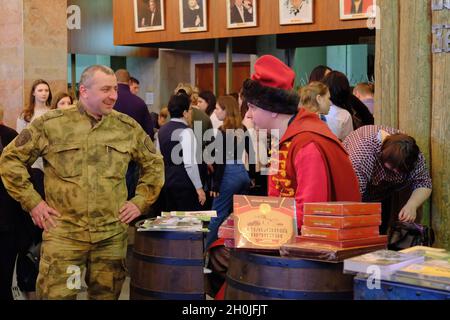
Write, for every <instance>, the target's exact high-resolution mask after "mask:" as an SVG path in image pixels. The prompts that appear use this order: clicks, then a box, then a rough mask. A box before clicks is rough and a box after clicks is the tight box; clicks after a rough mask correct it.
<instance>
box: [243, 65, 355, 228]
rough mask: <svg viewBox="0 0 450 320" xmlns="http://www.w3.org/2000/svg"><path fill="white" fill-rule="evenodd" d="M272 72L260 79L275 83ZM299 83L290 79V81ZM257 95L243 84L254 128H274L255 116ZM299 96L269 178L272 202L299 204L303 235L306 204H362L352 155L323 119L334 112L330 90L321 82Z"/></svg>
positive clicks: (265, 118)
mask: <svg viewBox="0 0 450 320" xmlns="http://www.w3.org/2000/svg"><path fill="white" fill-rule="evenodd" d="M264 66H265V68H271V69H272V68H275V66H271V65H270V64H268V65H267V66H266V63H264ZM271 69H269V70H268V71H260V72H264V74H265V75H264V76H263V77H261V76H260V77H259V78H260V79H261V78H262V79H264V78H265V77H267V78H269V79H272V78H271V76H270V70H271ZM263 70H264V69H263ZM266 73H267V74H266ZM294 77H295V76H294V75H291V76H290V78H291V79H294ZM285 78H286V79H289V77H285ZM269 79H268V80H266V81H267V82H269V83H282V82H281V81H285V80H284V79H281V78H279V79H273V80H271V81H270V80H269ZM275 80H276V82H275ZM256 94H257V91H253V90H251V84H250V83H244V96H245V97H246V98H247V99H248V101H249V106H250V110H252V118H253V120H254V122H255V126H259V127H264V128H266V126H265V125H264V124H269V123H270V122H267V121H268V120H269V121H270V119H272V117H271V115H270V114H267V113H265V115H264V116H263V115H262V114H260V115H257V114H255V111H256V108H257V107H256V106H254V104H253V103H252V101H254V100H255V99H258V98H257V95H256ZM300 96H301V100H300V109H299V112H298V114H297V115H296V117H295V118H294V120H292V121H291V122H290V124H289V126H288V127H287V128H286V131H285V133H284V134H283V136H282V138H281V141H280V143H279V152H278V161H274V162H273V165H274V167H272V170H274V174H273V175H271V176H270V178H269V195H270V196H278V197H279V196H282V197H294V198H295V202H296V208H297V210H296V212H297V225H298V228H299V229H300V228H301V226H302V224H303V204H304V203H305V202H322V201H360V200H361V197H360V194H359V189H358V181H357V178H356V175H355V173H354V171H353V168H352V165H351V163H350V160H349V158H348V154H347V152H346V151H345V149H344V148H343V146H342V145H341V143H340V142H339V140H338V139H337V138H336V136H335V135H334V134H333V133H332V132H331V131H330V129H329V128H328V126H327V125H326V123H325V122H323V121H322V120H321V119H320V117H319V114H325V115H326V114H327V113H328V112H329V110H330V105H331V102H330V100H329V99H330V93H329V90H328V88H327V87H326V86H325V85H324V84H322V83H320V82H312V83H310V84H308V85H307V86H305V87H304V88H302V90H301V93H300ZM261 105H262V104H261ZM279 108H280V109H277V110H276V111H278V110H279V111H282V110H283V109H281V108H282V106H280V107H279ZM272 112H273V111H272ZM276 156H277V153H276V152H272V157H276ZM283 162H284V163H285V166H279V167H278V165H277V164H278V163H283ZM271 164H272V162H271ZM299 231H300V230H299Z"/></svg>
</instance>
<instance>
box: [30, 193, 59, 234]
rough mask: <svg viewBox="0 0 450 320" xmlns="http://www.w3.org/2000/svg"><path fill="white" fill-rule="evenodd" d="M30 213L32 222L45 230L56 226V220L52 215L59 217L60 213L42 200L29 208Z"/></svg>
mask: <svg viewBox="0 0 450 320" xmlns="http://www.w3.org/2000/svg"><path fill="white" fill-rule="evenodd" d="M30 214H31V219H33V222H34V224H35V225H37V226H38V227H39V228H41V229H44V230H45V231H48V230H49V229H50V227H56V222H55V220H54V219H53V217H52V216H56V217H58V218H59V217H61V214H60V213H59V212H58V211H56V210H55V209H53V208H51V207H50V206H49V205H48V204H47V202H45V201H44V200H42V201H41V202H39V204H38V205H37V206H36V207H34V208H33V209H32V210H31V212H30Z"/></svg>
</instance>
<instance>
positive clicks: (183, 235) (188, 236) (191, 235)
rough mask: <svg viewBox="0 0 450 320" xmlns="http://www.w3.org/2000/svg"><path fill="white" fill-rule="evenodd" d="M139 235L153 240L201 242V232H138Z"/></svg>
mask: <svg viewBox="0 0 450 320" xmlns="http://www.w3.org/2000/svg"><path fill="white" fill-rule="evenodd" d="M138 232H139V234H140V235H143V236H145V237H149V238H155V239H166V240H203V233H202V232H182V231H138Z"/></svg>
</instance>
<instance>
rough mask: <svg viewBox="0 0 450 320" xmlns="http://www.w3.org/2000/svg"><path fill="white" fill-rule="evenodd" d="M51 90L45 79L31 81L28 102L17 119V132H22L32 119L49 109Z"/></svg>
mask: <svg viewBox="0 0 450 320" xmlns="http://www.w3.org/2000/svg"><path fill="white" fill-rule="evenodd" d="M51 101H52V91H51V90H50V85H49V84H48V82H47V81H45V80H42V79H38V80H36V81H34V82H33V85H32V87H31V91H30V94H29V98H28V104H27V105H26V106H25V108H24V109H23V111H22V113H21V114H20V116H19V118H18V119H17V123H16V129H17V132H18V133H20V132H22V130H23V129H25V128H26V127H27V126H28V125H29V124H30V123H31V122H32V121H33V120H34V119H36V118H38V117H40V116H41V115H43V114H44V113H46V112H47V111H49V110H50V103H51Z"/></svg>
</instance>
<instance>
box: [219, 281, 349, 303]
mask: <svg viewBox="0 0 450 320" xmlns="http://www.w3.org/2000/svg"><path fill="white" fill-rule="evenodd" d="M227 284H228V286H230V287H232V288H234V289H237V290H241V291H245V292H247V293H251V294H255V295H258V296H264V297H268V298H275V299H292V300H350V299H352V297H353V292H352V291H348V292H312V291H294V290H279V289H271V288H264V287H259V286H254V285H250V284H244V283H242V282H239V281H236V280H234V279H232V278H230V277H229V276H228V275H227Z"/></svg>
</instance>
